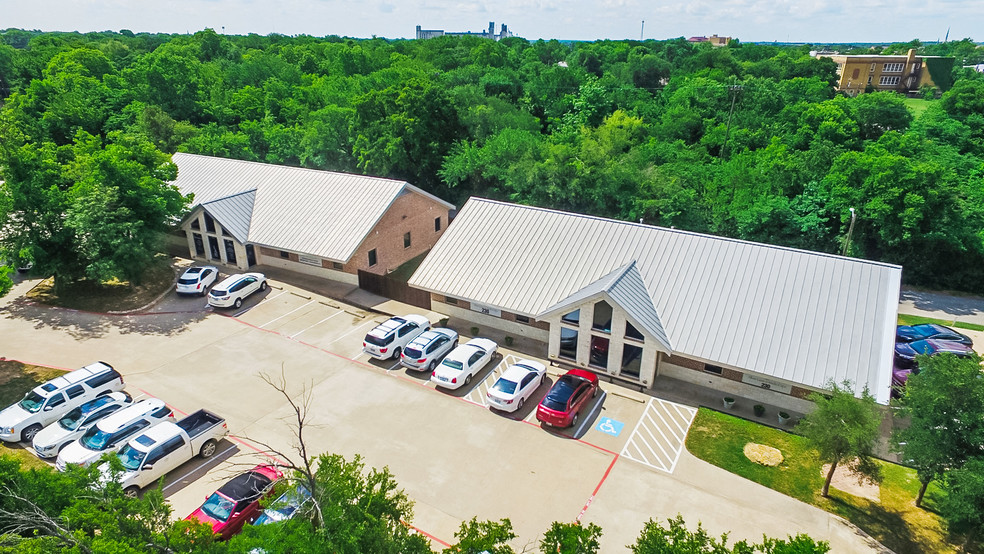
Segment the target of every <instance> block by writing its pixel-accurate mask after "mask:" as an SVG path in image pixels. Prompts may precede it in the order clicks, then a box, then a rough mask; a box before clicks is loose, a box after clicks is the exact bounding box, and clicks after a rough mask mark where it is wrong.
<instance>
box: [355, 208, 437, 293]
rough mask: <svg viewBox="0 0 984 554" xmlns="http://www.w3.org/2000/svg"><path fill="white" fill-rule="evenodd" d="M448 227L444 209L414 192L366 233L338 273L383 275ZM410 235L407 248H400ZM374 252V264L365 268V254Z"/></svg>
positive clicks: (428, 246) (424, 248)
mask: <svg viewBox="0 0 984 554" xmlns="http://www.w3.org/2000/svg"><path fill="white" fill-rule="evenodd" d="M438 217H439V218H441V230H440V231H437V232H435V231H434V220H435V219H437V218H438ZM447 228H448V209H447V207H445V206H444V205H442V204H440V203H438V202H436V201H434V200H431V199H430V198H428V197H426V196H424V195H422V194H418V193H416V192H407V193H405V194H403V195H402V196H400V197H399V198H397V199H396V200H395V201H394V202H393V205H392V206H390V208H389V210H387V211H386V214H384V215H383V217H382V219H380V220H379V222H378V223H376V226H375V227H374V228H373V229H372V231H370V232H369V235H367V236H366V239H365V240H364V241H362V244H360V245H359V248H358V249H357V250H356V251H355V254H353V255H352V259H351V260H349V262H348V263H347V264H345V268H344V269H343V270H342V271H345V272H346V273H358V271H359V270H360V269H362V270H365V271H370V272H372V273H378V274H386V273H388V272H390V271H392V270H394V269H396V268H397V267H399V266H400V265H401V264H403V263H404V262H406V261H407V260H409V259H411V258H413V257H415V256H418V255H420V254H423V253H424V252H426V251H427V250H429V249H431V248H432V247H433V246H434V243H436V242H437V239H439V238H440V237H441V235H442V234H443V233H444V230H445V229H447ZM408 231H409V232H410V247H409V248H404V247H403V235H404V233H406V232H408ZM373 249H375V250H376V265H374V266H372V267H369V251H370V250H373Z"/></svg>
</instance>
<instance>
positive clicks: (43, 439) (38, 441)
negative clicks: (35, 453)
mask: <svg viewBox="0 0 984 554" xmlns="http://www.w3.org/2000/svg"><path fill="white" fill-rule="evenodd" d="M72 433H75V431H66V430H65V428H64V427H62V426H61V425H59V424H58V422H57V421H56V422H54V423H52V424H51V425H49V426H47V427H45V428H44V429H41V430H40V431H38V434H36V435H34V444H35V445H37V446H38V447H39V448H44V447H46V446H51V445H53V444H58V443H59V442H61V441H63V440H65V438H66V437H68V436H69V435H71V434H72Z"/></svg>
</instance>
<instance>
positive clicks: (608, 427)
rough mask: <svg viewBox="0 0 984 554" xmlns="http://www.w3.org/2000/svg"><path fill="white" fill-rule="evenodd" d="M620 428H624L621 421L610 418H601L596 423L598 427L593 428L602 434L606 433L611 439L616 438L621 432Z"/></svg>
mask: <svg viewBox="0 0 984 554" xmlns="http://www.w3.org/2000/svg"><path fill="white" fill-rule="evenodd" d="M622 427H625V424H624V423H622V422H621V421H615V420H614V419H612V418H610V417H603V418H601V420H600V421H599V422H598V425H596V426H595V429H597V430H599V431H601V432H602V433H607V434H609V435H611V436H613V437H617V436H618V434H619V433H621V432H622Z"/></svg>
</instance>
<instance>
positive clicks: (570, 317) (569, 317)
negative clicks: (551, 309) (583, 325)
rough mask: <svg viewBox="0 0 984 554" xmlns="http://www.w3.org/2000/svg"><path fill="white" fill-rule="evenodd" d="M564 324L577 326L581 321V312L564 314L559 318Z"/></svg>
mask: <svg viewBox="0 0 984 554" xmlns="http://www.w3.org/2000/svg"><path fill="white" fill-rule="evenodd" d="M560 320H561V321H563V322H564V323H570V324H571V325H577V324H578V323H580V321H581V310H574V311H573V312H571V313H569V314H565V315H564V316H563V317H561V318H560Z"/></svg>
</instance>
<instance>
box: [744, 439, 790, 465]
mask: <svg viewBox="0 0 984 554" xmlns="http://www.w3.org/2000/svg"><path fill="white" fill-rule="evenodd" d="M744 452H745V457H746V458H748V459H749V460H751V461H753V462H755V463H757V464H760V465H764V466H769V467H775V466H777V465H779V464H781V463H782V460H783V457H782V451H780V450H779V449H778V448H773V447H771V446H766V445H764V444H757V443H754V442H749V443H745V448H744Z"/></svg>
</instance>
